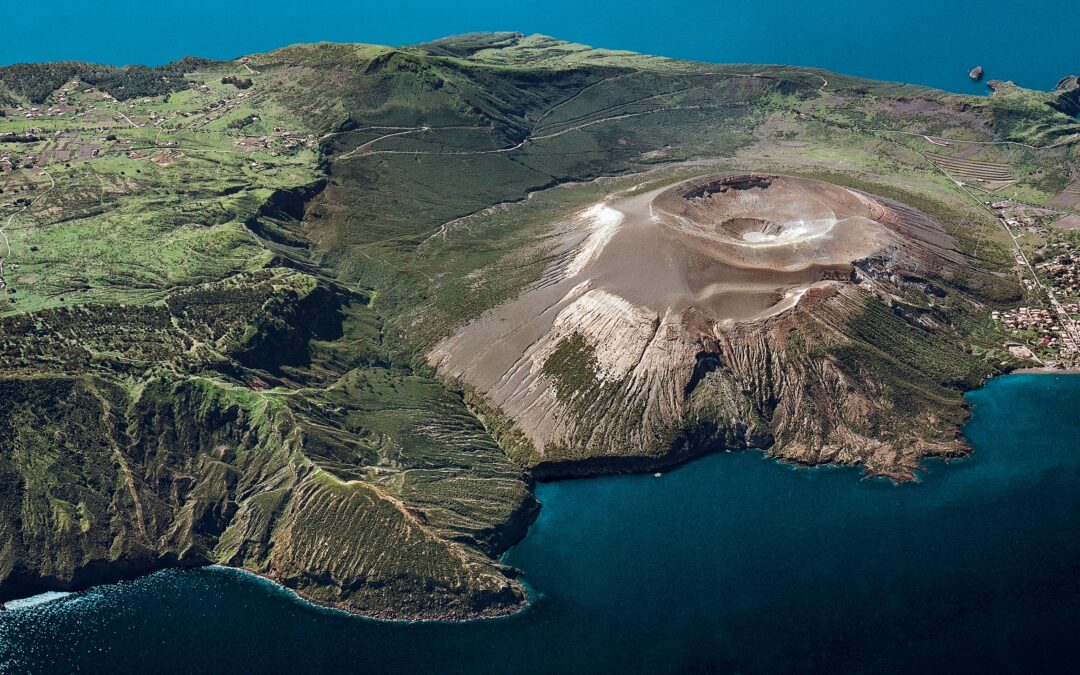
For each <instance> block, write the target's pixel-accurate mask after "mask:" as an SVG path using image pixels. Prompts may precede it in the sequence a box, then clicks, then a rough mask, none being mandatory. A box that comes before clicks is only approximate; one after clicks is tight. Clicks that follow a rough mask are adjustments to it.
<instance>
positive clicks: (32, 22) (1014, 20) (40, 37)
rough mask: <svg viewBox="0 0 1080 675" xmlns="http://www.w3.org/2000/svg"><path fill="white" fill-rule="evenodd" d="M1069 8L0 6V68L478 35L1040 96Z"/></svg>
mask: <svg viewBox="0 0 1080 675" xmlns="http://www.w3.org/2000/svg"><path fill="white" fill-rule="evenodd" d="M1078 26H1080V2H1077V1H1076V0H1026V1H1024V2H1016V0H982V1H981V2H974V1H973V0H907V1H906V2H867V1H866V0H833V1H831V2H807V0H768V1H767V2H766V1H756V2H736V1H729V2H682V3H672V2H657V0H588V1H585V2H583V1H582V0H544V1H543V2H506V1H502V0H498V1H496V0H482V1H481V0H455V1H453V2H447V1H446V0H362V1H357V0H335V1H333V2H328V3H310V2H295V0H232V1H231V2H219V1H218V0H185V1H184V2H131V0H122V1H121V0H92V1H91V0H50V1H49V2H25V1H22V2H20V1H17V0H14V1H12V2H7V3H4V5H3V10H2V12H0V27H2V29H0V35H2V39H0V64H6V63H15V62H23V61H54V60H61V59H79V60H87V61H95V62H100V63H112V64H124V63H146V64H151V65H152V64H158V63H163V62H166V61H169V60H173V59H176V58H179V57H181V56H185V55H188V54H194V55H197V56H205V57H214V58H233V57H236V56H240V55H241V54H245V53H252V52H259V51H267V50H269V49H273V48H276V47H281V46H284V45H286V44H291V43H296V42H316V41H320V40H332V41H338V42H373V43H378V44H409V43H415V42H420V41H424V40H431V39H435V38H439V37H443V36H446V35H453V34H459V33H465V32H470V31H482V30H512V31H521V32H524V33H545V34H548V35H553V36H556V37H560V38H563V39H566V40H573V41H576V42H584V43H586V44H591V45H594V46H598V47H608V48H613V49H630V50H633V51H638V52H645V53H651V54H659V55H662V56H672V57H679V58H688V59H698V60H703V61H713V62H739V63H786V64H792V65H802V66H817V67H821V68H827V69H829V70H833V71H836V72H841V73H849V74H852V75H862V76H865V77H873V78H877V79H883V80H896V81H903V82H911V83H916V84H925V85H929V86H934V87H938V88H942V89H946V90H949V91H957V92H980V93H981V92H983V91H985V89H986V88H985V85H976V84H973V83H971V82H970V81H969V80H968V79H967V71H968V70H969V69H970V68H972V67H973V66H975V65H980V64H981V65H983V66H984V67H985V68H986V73H987V78H993V79H1011V80H1014V81H1016V82H1017V83H1019V84H1022V85H1025V86H1028V87H1034V88H1040V89H1050V88H1052V87H1053V86H1054V84H1055V83H1056V82H1057V81H1058V79H1060V78H1061V77H1062V76H1064V75H1067V74H1071V73H1078V72H1080V46H1078V45H1080V42H1078V41H1077V29H1078Z"/></svg>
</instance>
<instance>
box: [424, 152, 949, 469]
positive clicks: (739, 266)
mask: <svg viewBox="0 0 1080 675" xmlns="http://www.w3.org/2000/svg"><path fill="white" fill-rule="evenodd" d="M562 232H563V242H564V243H563V245H562V248H561V249H560V250H558V251H556V254H555V255H554V258H553V262H552V263H551V264H550V265H549V267H548V268H547V270H546V272H545V273H544V275H543V276H542V278H541V279H540V280H539V281H538V282H537V283H536V284H534V286H533V287H532V288H530V289H528V290H527V291H526V292H524V293H522V294H521V295H520V296H518V297H517V298H516V299H514V300H512V301H510V302H508V303H505V304H503V305H501V306H499V307H496V308H495V309H493V310H491V311H489V312H488V313H487V314H485V315H484V316H483V317H481V318H480V319H478V320H476V321H474V322H472V323H470V324H469V325H467V326H465V327H464V328H463V329H462V330H461V331H459V332H458V333H457V334H456V335H454V336H452V337H450V338H447V339H445V340H443V341H442V342H441V343H440V344H438V345H436V347H435V348H434V349H433V350H432V351H431V352H430V353H429V354H428V360H429V362H430V363H431V364H432V365H433V366H435V367H436V368H437V369H438V370H439V372H440V373H441V374H442V375H443V376H444V377H446V378H448V379H451V380H457V381H460V382H463V383H464V384H466V385H467V386H468V387H469V388H470V389H472V390H474V391H476V392H479V393H480V394H481V395H482V396H483V398H484V400H485V401H486V403H487V404H488V405H491V406H494V407H495V408H497V409H499V410H501V411H503V412H504V413H506V414H507V415H508V416H509V418H510V420H511V421H512V423H513V428H514V429H515V430H516V431H517V432H520V434H518V437H519V438H521V437H523V438H524V439H525V441H524V443H523V445H524V446H526V447H527V448H528V450H526V451H524V452H525V453H526V454H527V455H528V456H527V457H526V458H525V460H526V462H527V463H529V464H534V465H536V464H540V465H542V464H544V463H548V462H554V461H563V459H565V458H567V457H571V458H574V459H575V460H577V459H580V458H586V459H595V458H597V457H603V456H605V455H612V454H614V455H623V456H626V455H631V456H632V455H655V454H656V453H657V452H659V454H660V455H664V453H667V452H669V451H670V447H669V448H668V449H667V450H664V451H658V450H657V448H659V447H661V446H663V445H665V444H670V443H671V439H672V438H683V441H679V442H680V443H683V444H686V445H692V444H694V443H696V441H690V440H687V439H686V438H685V433H684V432H685V425H686V423H687V419H688V418H687V416H688V415H691V416H693V415H697V414H699V413H700V410H699V409H700V407H701V406H702V405H705V406H706V407H708V408H709V409H710V410H711V411H712V412H710V413H709V414H710V415H719V416H720V417H721V418H724V417H726V419H722V420H708V421H706V422H702V421H701V420H698V422H696V423H695V424H700V423H704V424H706V426H707V427H708V428H709V429H710V430H711V431H709V432H708V434H706V435H708V436H710V438H712V440H709V441H707V443H711V444H713V445H716V444H720V445H722V446H724V447H768V446H770V445H772V444H773V443H774V441H775V442H776V443H778V444H779V443H780V441H782V440H785V439H783V438H779V437H780V436H782V431H783V429H784V428H787V427H788V426H789V425H790V427H791V428H792V429H796V428H797V429H800V431H798V432H797V433H798V434H800V438H798V439H795V438H794V437H793V438H791V439H787V441H786V442H787V444H788V447H787V448H786V449H785V450H784V452H786V453H788V454H789V455H791V454H792V453H794V456H797V457H799V458H800V461H801V460H802V459H806V461H810V462H819V461H822V453H823V452H824V453H833V454H835V453H837V452H839V451H838V450H837V448H839V447H844V448H847V449H849V450H850V449H851V448H850V446H852V445H853V444H857V443H859V442H860V441H859V439H861V438H864V437H863V436H861V434H860V432H858V431H854V430H853V428H852V427H850V426H849V422H851V420H848V419H847V417H849V416H852V415H855V416H866V415H869V414H870V412H869V411H871V410H873V409H874V407H875V406H877V405H879V404H878V403H877V402H874V401H873V396H874V394H873V393H872V392H867V393H866V394H865V396H864V395H863V394H862V393H859V392H856V393H855V394H844V395H843V396H848V397H851V398H858V402H857V403H849V404H848V405H849V406H851V407H852V409H851V410H840V409H837V407H836V406H837V405H838V403H837V400H838V397H837V396H836V395H832V396H830V397H823V398H822V400H817V401H806V400H805V399H806V396H807V394H806V392H807V391H809V390H810V388H811V387H810V385H809V384H807V383H806V382H805V380H806V379H807V378H816V379H817V380H820V381H819V382H818V383H817V385H815V386H820V387H821V388H822V389H823V390H824V389H827V388H835V387H837V386H840V387H843V388H845V390H846V391H848V392H854V391H855V390H856V389H858V388H859V387H861V386H863V384H860V383H855V382H850V383H849V382H846V381H845V378H846V376H845V375H843V374H842V373H839V371H836V370H835V369H834V368H833V366H831V365H828V364H825V365H815V364H814V363H811V362H809V361H808V359H807V356H806V354H805V353H803V354H802V355H801V356H799V355H795V354H793V353H790V352H789V350H788V349H787V348H788V341H789V337H790V335H791V334H792V331H793V330H795V329H799V330H800V331H801V334H802V336H803V337H801V338H800V340H801V341H802V343H801V347H800V349H805V348H807V345H808V344H809V343H808V342H807V341H808V340H810V339H812V338H813V339H815V340H820V341H821V344H835V343H837V342H840V341H844V340H847V339H848V337H847V335H846V331H847V328H846V323H847V321H848V319H849V318H850V316H852V315H853V314H855V313H857V312H859V311H861V310H860V307H862V306H863V305H864V304H865V303H866V302H878V301H880V300H881V299H882V298H887V297H890V296H891V297H898V295H899V290H898V287H897V286H896V284H899V283H906V282H902V281H898V280H900V279H909V278H919V274H925V273H928V272H942V271H945V272H946V274H945V275H944V276H948V274H947V271H948V269H949V268H955V267H956V265H958V264H961V263H962V262H963V260H962V258H963V256H961V255H960V254H959V253H958V252H957V251H956V249H955V246H954V242H953V240H952V238H951V237H950V236H949V235H948V234H947V233H946V232H945V231H944V229H943V228H942V226H941V225H940V223H938V222H936V221H935V220H933V219H932V218H930V217H929V216H927V215H926V214H923V213H921V212H919V211H917V210H915V209H911V208H909V207H906V206H904V205H902V204H899V203H897V202H893V201H890V200H887V199H883V198H879V197H875V196H872V195H869V194H866V193H863V192H859V191H857V190H853V189H849V188H847V187H843V186H840V185H835V184H831V183H827V182H823V181H818V180H811V179H806V178H799V177H792V176H783V175H769V174H762V173H720V174H712V175H708V176H704V177H700V178H696V179H692V180H689V181H685V182H682V183H679V184H677V185H674V186H672V187H667V188H660V189H656V190H652V191H649V192H644V193H641V194H636V195H629V196H617V197H614V198H611V199H609V200H607V201H605V202H602V203H600V204H597V205H595V206H593V207H592V208H590V209H588V210H586V211H583V212H581V213H579V214H577V215H576V216H575V217H574V218H573V219H571V221H570V222H568V223H566V224H565V226H564V228H563V230H562ZM939 276H940V275H939ZM890 284H891V286H890ZM830 331H831V332H832V334H828V333H829V332H830ZM702 364H705V365H706V366H707V367H705V368H704V370H703V366H702ZM571 371H572V372H571ZM704 371H708V372H704ZM785 371H787V374H786V375H782V373H784V372H785ZM792 386H795V387H796V389H790V387H792ZM702 389H707V390H709V392H710V393H709V394H708V395H707V396H706V395H704V394H700V393H696V392H699V390H702ZM792 392H796V393H795V394H794V395H793V394H792ZM843 396H841V397H839V398H841V399H842V398H843ZM744 397H746V398H745V400H744ZM706 398H708V400H709V402H708V403H704V401H705V399H706ZM741 400H742V401H743V402H740V401H741ZM781 401H783V405H791V406H794V407H793V409H792V410H791V411H790V414H798V415H806V414H811V415H816V416H818V417H819V418H821V420H824V419H827V418H831V419H830V421H829V422H828V424H827V425H825V426H821V424H819V422H820V421H821V420H814V421H813V422H811V423H806V422H800V423H799V424H793V423H792V420H786V421H785V420H784V419H783V418H782V416H781V415H778V414H777V411H778V408H782V407H783V405H781V404H780V402H781ZM840 405H843V402H842V401H841V402H840ZM825 408H828V409H827V410H825ZM815 409H817V410H815ZM695 410H697V412H695ZM859 424H861V422H860V423H859ZM855 426H858V425H855ZM680 429H681V430H680ZM778 432H781V433H778ZM793 433H794V432H793ZM718 437H720V438H723V440H722V441H718V440H717V438H718ZM841 438H842V439H843V440H839V439H841ZM664 439H667V440H664ZM880 445H881V444H878V446H880ZM878 446H873V444H872V442H871V441H869V440H868V439H867V447H868V448H872V447H878ZM826 448H831V449H828V450H826ZM859 452H864V453H878V452H892V449H889V450H887V451H886V450H881V448H880V447H878V450H872V449H871V450H867V449H866V448H863V449H861V450H859ZM927 452H929V451H927ZM808 453H809V454H811V455H812V456H811V457H807V454H808ZM664 456H669V455H664ZM883 456H884V455H883ZM889 457H891V459H882V458H880V457H879V458H878V459H877V460H871V459H868V458H867V457H858V456H857V455H856V454H852V455H851V456H850V457H845V458H843V461H845V462H855V461H861V462H863V463H867V464H871V463H874V461H876V462H877V463H878V464H882V465H883V464H884V463H887V462H892V463H896V462H899V461H900V460H897V459H896V456H895V453H893V454H892V455H889Z"/></svg>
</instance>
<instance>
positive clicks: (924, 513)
mask: <svg viewBox="0 0 1080 675" xmlns="http://www.w3.org/2000/svg"><path fill="white" fill-rule="evenodd" d="M970 400H971V402H972V404H973V419H972V421H971V422H970V424H969V425H968V426H967V427H966V431H965V433H966V434H967V436H968V438H969V439H970V440H971V441H972V443H973V444H974V445H975V447H976V452H975V454H974V455H973V456H971V457H970V458H968V459H965V460H962V461H958V462H953V463H951V464H945V463H943V462H934V463H931V465H930V467H929V470H928V471H927V472H926V473H925V474H924V475H923V476H922V479H921V481H920V482H919V483H917V484H909V485H903V486H895V485H892V484H890V483H888V482H886V481H881V480H862V479H861V477H860V474H859V472H858V471H855V470H849V469H817V470H805V469H795V468H791V467H786V466H783V465H780V464H778V463H776V462H774V461H772V460H769V459H766V458H764V457H763V456H762V455H760V454H758V453H754V452H744V453H733V454H720V455H714V456H710V457H706V458H704V459H701V460H698V461H695V462H692V463H690V464H688V465H686V466H683V467H681V468H679V469H677V470H674V471H671V472H668V473H666V474H665V475H664V476H663V477H662V478H654V477H652V476H629V477H626V476H623V477H612V478H600V479H589V480H580V481H567V482H560V483H551V484H544V485H540V486H539V488H538V496H539V498H540V500H541V501H542V502H543V505H544V506H543V510H542V511H541V514H540V517H539V520H538V521H537V522H536V524H535V525H534V526H533V528H532V529H531V530H530V532H529V535H528V537H527V538H526V539H525V541H524V542H523V543H521V544H520V545H519V546H518V547H516V548H515V549H513V550H512V551H511V552H510V554H509V555H508V558H507V559H508V561H509V562H510V563H511V564H513V565H515V566H518V567H520V568H521V569H522V570H524V573H525V579H526V580H527V581H528V582H529V583H530V584H531V586H532V587H533V589H534V592H535V595H536V596H537V599H536V601H535V603H534V605H533V606H532V607H531V608H530V609H529V610H528V611H526V612H524V613H522V614H519V615H517V616H514V617H511V618H507V619H496V620H485V621H478V622H471V623H467V624H456V625H455V624H411V625H410V624H393V623H384V622H377V621H370V620H366V619H360V618H356V617H349V616H345V615H341V614H338V613H335V612H330V611H326V610H322V609H318V608H313V607H311V606H309V605H306V604H304V603H301V602H299V601H297V600H296V599H294V598H293V597H292V596H291V595H289V594H288V593H287V592H285V591H283V590H281V589H279V588H277V587H275V586H273V585H271V584H269V583H268V582H265V581H263V580H261V579H258V578H256V577H252V576H250V575H246V574H243V573H240V572H236V571H233V570H226V569H209V570H196V571H176V570H173V571H165V572H161V573H158V574H154V575H152V576H150V577H146V578H143V579H139V580H136V581H132V582H127V583H122V584H117V585H113V586H105V587H100V588H96V589H92V590H90V591H86V592H83V593H79V594H75V595H71V596H67V597H66V598H62V599H58V600H54V601H52V602H48V603H45V604H40V605H37V606H34V607H28V608H24V609H15V610H10V611H8V612H4V613H3V614H0V670H4V671H10V672H22V671H23V670H26V669H32V670H34V671H36V672H49V671H56V672H70V671H72V670H76V669H81V670H83V671H86V672H118V671H119V672H139V671H142V672H145V671H147V670H151V669H153V670H156V671H158V672H169V671H171V670H174V669H175V670H186V671H206V670H211V671H228V670H233V671H235V672H241V671H243V672H250V671H255V670H260V669H265V670H269V671H273V672H282V671H292V672H314V671H320V670H339V671H341V670H345V671H349V672H379V673H382V672H388V673H394V672H400V673H426V672H463V673H466V672H467V673H478V672H678V671H682V672H743V673H764V672H792V671H799V672H808V671H818V672H944V671H949V672H1005V671H1023V672H1039V671H1042V672H1049V671H1053V670H1060V671H1063V672H1065V671H1068V670H1069V667H1070V666H1074V665H1075V662H1076V661H1075V660H1076V658H1077V657H1078V656H1080V644H1078V641H1077V638H1078V637H1080V635H1078V633H1080V630H1078V626H1080V531H1078V528H1080V490H1078V486H1080V421H1078V416H1077V407H1078V404H1080V376H1048V375H1014V376H1008V377H1003V378H999V379H996V380H993V381H991V382H990V383H989V385H988V386H987V387H985V388H984V389H982V390H980V391H977V392H974V393H972V394H971V395H970ZM1072 672H1075V671H1072Z"/></svg>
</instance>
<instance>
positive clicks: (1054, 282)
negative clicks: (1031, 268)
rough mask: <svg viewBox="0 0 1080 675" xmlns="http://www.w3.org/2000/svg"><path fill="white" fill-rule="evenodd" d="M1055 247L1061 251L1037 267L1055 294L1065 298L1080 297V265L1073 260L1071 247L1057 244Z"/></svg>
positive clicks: (1062, 243)
mask: <svg viewBox="0 0 1080 675" xmlns="http://www.w3.org/2000/svg"><path fill="white" fill-rule="evenodd" d="M1056 247H1057V248H1058V249H1059V250H1060V251H1061V253H1060V254H1058V255H1057V256H1055V257H1054V258H1053V259H1052V260H1048V261H1046V262H1044V263H1041V264H1040V265H1039V269H1040V271H1042V272H1043V273H1044V275H1045V276H1046V277H1048V278H1049V279H1050V283H1051V286H1052V287H1053V289H1054V290H1055V291H1057V292H1061V293H1064V294H1065V295H1067V296H1075V295H1080V270H1078V269H1077V268H1078V267H1080V265H1078V264H1077V262H1076V261H1075V260H1074V259H1073V256H1072V245H1071V244H1069V243H1068V242H1059V243H1057V244H1056Z"/></svg>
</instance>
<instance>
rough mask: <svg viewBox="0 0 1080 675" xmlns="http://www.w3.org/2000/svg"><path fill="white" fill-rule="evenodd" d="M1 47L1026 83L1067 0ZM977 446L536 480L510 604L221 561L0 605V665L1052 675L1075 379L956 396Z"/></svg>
mask: <svg viewBox="0 0 1080 675" xmlns="http://www.w3.org/2000/svg"><path fill="white" fill-rule="evenodd" d="M0 14H2V17H0V19H2V24H0V25H3V28H4V30H3V34H4V39H3V40H0V64H6V63H16V62H25V61H49V60H59V59H76V60H86V61H94V62H100V63H110V64H126V63H145V64H151V65H153V64H159V63H164V62H167V61H170V60H173V59H175V58H179V57H181V56H184V55H188V54H194V55H198V56H206V57H213V58H231V57H235V56H238V55H241V54H245V53H251V52H258V51H265V50H269V49H273V48H275V47H279V46H282V45H286V44H290V43H295V42H311V41H318V40H332V41H360V42H374V43H381V44H407V43H415V42H420V41H424V40H430V39H434V38H437V37H440V36H444V35H449V34H457V33H464V32H469V31H477V30H516V31H521V32H525V33H533V32H539V33H545V34H549V35H554V36H557V37H560V38H563V39H568V40H573V41H578V42H583V43H587V44H592V45H595V46H600V47H610V48H623V49H631V50H634V51H640V52H647V53H653V54H660V55H665V56H673V57H679V58H690V59H700V60H707V61H715V62H755V63H786V64H795V65H803V66H817V67H822V68H826V69H830V70H834V71H839V72H844V73H849V74H854V75H862V76H867V77H873V78H877V79H885V80H895V81H902V82H910V83H916V84H923V85H927V86H933V87H938V88H941V89H945V90H948V91H953V92H961V93H982V92H983V91H984V90H985V86H984V85H981V84H975V83H972V82H971V81H970V80H969V79H968V78H967V71H968V70H969V69H970V68H971V67H973V66H975V65H982V66H984V68H985V69H986V74H987V78H994V79H1011V80H1014V81H1016V82H1017V83H1019V84H1021V85H1024V86H1028V87H1033V88H1040V89H1049V88H1052V87H1053V86H1054V84H1055V82H1057V80H1058V79H1059V78H1060V77H1062V76H1064V75H1066V74H1069V73H1080V47H1078V44H1080V43H1078V42H1077V40H1076V26H1077V25H1080V22H1078V19H1080V3H1078V2H1075V1H1074V0H1070V1H1069V2H1061V1H1056V2H1049V1H1043V0H1029V1H1028V2H1023V3H1016V2H1002V1H998V0H987V1H985V2H981V3H974V2H962V3H961V2H950V1H948V0H937V1H928V0H910V1H909V2H905V3H872V2H865V1H862V2H855V1H847V0H845V1H840V2H831V3H809V2H805V0H802V1H796V0H773V1H772V2H768V3H731V2H727V3H725V2H711V3H662V2H656V1H655V0H654V1H652V2H640V1H638V0H620V1H619V2H614V1H611V0H596V1H593V2H581V1H580V0H574V1H567V0H548V1H547V2H544V3H508V2H468V1H465V2H461V1H459V2H452V3H451V2H420V1H417V0H402V1H400V2H393V1H389V0H387V1H385V2H379V3H376V2H352V3H350V2H346V1H344V0H339V1H338V2H335V3H330V4H324V5H317V6H315V5H310V4H308V3H296V2H279V1H278V0H266V1H263V2H249V1H247V0H235V1H234V2H231V3H220V2H214V3H210V2H205V1H204V0H189V1H188V2H185V3H145V4H139V3H135V4H132V3H131V2H112V1H111V0H99V1H98V2H69V1H68V0H53V1H52V2H50V3H47V4H41V3H13V4H12V6H5V7H4V9H3V10H2V12H0ZM968 398H969V401H970V403H971V404H972V413H973V414H972V419H971V421H970V422H969V423H968V424H967V426H966V427H965V429H964V434H965V435H966V437H967V438H968V439H969V440H970V442H971V444H972V445H973V447H974V449H975V451H974V453H973V454H972V455H971V456H970V457H968V458H965V459H963V460H957V461H952V462H948V463H946V462H943V461H930V462H927V464H926V469H925V471H923V472H921V473H920V475H919V479H918V481H917V482H914V483H910V484H905V485H894V484H892V483H890V482H888V481H885V480H880V479H867V478H866V477H865V476H864V475H863V474H862V473H861V472H860V471H859V470H857V469H851V468H847V469H841V468H828V467H826V468H818V469H802V468H793V467H790V466H785V465H783V464H780V463H777V462H776V461H773V460H771V459H769V458H767V457H765V456H764V455H762V454H761V453H758V452H754V451H747V452H738V453H721V454H715V455H710V456H707V457H704V458H702V459H699V460H696V461H694V462H691V463H689V464H686V465H684V466H681V467H679V468H677V469H675V470H672V471H668V472H664V473H663V474H662V475H661V476H660V477H656V476H654V475H652V474H649V475H639V476H616V477H607V478H593V479H585V480H572V481H562V482H555V483H543V484H540V485H538V486H537V497H538V498H539V500H540V501H541V502H542V504H543V508H542V510H541V512H540V516H539V518H538V520H537V521H536V523H535V524H534V525H533V526H532V528H531V529H530V530H529V533H528V536H527V537H526V538H525V539H524V541H522V542H521V543H520V544H519V545H517V546H516V547H514V548H513V549H511V550H510V551H509V552H508V553H507V554H506V556H505V562H507V563H508V564H510V565H513V566H515V567H517V568H519V569H521V570H522V572H523V579H524V580H525V582H527V584H528V586H529V588H530V593H531V597H532V602H531V605H530V607H529V608H528V609H527V610H526V611H524V612H522V613H520V614H517V615H514V616H512V617H508V618H501V619H486V620H481V621H473V622H467V623H460V624H454V623H439V622H434V623H395V622H382V621H374V620H369V619H363V618H358V617H353V616H347V615H344V614H341V613H339V612H334V611H330V610H326V609H323V608H318V607H314V606H311V605H309V604H306V603H304V602H302V601H300V600H297V599H296V598H295V597H294V596H293V595H291V594H290V593H288V592H287V591H285V590H283V589H281V588H279V587H277V586H275V585H273V584H271V583H269V582H267V581H265V580H263V579H261V578H258V577H255V576H253V575H249V574H246V573H244V572H240V571H236V570H232V569H226V568H220V567H211V568H206V569H200V570H166V571H162V572H158V573H156V574H152V575H149V576H146V577H142V578H139V579H135V580H133V581H126V582H122V583H118V584H112V585H106V586H99V587H95V588H91V589H89V590H86V591H83V592H79V593H73V594H65V593H51V594H46V595H43V596H38V597H35V598H29V599H26V600H23V601H17V602H13V603H9V605H8V606H9V609H8V610H7V611H5V612H2V613H0V673H8V672H11V673H22V672H35V673H52V672H58V673H68V672H91V673H97V672H102V673H104V672H108V673H125V672H131V673H145V672H148V671H149V672H158V673H167V672H258V671H265V672H296V673H303V672H319V671H337V672H365V673H571V672H574V673H621V672H655V673H675V672H692V673H693V672H709V673H729V672H730V673H781V672H828V673H912V672H953V673H964V672H1075V670H1074V669H1075V664H1076V663H1077V662H1078V657H1080V640H1078V639H1077V637H1078V635H1080V489H1078V488H1080V413H1078V410H1080V376H1075V375H1074V376H1069V375H1035V374H1023V375H1009V376H1004V377H999V378H996V379H993V380H991V381H990V382H989V383H988V384H987V385H986V386H985V387H983V388H982V389H980V390H978V391H974V392H971V393H970V394H969V395H968Z"/></svg>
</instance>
